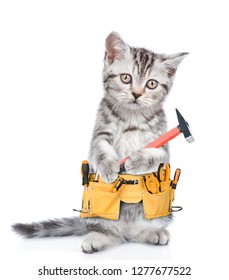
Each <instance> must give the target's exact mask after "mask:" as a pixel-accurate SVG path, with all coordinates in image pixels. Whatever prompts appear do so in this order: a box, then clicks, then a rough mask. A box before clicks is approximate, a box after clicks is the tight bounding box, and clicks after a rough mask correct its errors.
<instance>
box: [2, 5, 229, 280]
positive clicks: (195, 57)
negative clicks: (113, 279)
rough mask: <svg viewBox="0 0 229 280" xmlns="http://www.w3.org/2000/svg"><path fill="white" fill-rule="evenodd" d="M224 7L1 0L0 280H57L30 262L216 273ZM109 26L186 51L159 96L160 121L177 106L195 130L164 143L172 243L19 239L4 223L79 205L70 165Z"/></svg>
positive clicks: (91, 105)
mask: <svg viewBox="0 0 229 280" xmlns="http://www.w3.org/2000/svg"><path fill="white" fill-rule="evenodd" d="M227 7H228V6H227V1H220V0H218V1H176V0H174V1H169V0H168V1H165V0H164V1H163V0H160V1H153V0H151V1H148V0H142V1H133V0H131V1H122V0H121V1H120V0H115V1H108V0H106V1H93V0H91V1H89V0H86V1H49V0H46V1H42V0H40V1H10V0H8V1H1V2H0V187H1V195H0V207H1V208H0V215H1V224H0V235H1V237H0V242H1V244H0V248H1V249H0V254H1V257H3V258H1V259H2V261H1V268H0V277H1V279H23V280H25V279H30V280H31V279H47V278H49V279H58V278H57V276H56V277H51V276H50V277H41V276H37V270H38V269H39V268H42V266H46V267H50V268H51V267H56V266H62V267H67V268H74V267H78V266H82V267H85V268H86V267H88V266H89V265H92V264H96V265H98V266H101V267H103V268H104V267H120V268H129V271H131V270H130V268H131V267H132V266H138V265H144V266H155V265H157V266H165V265H167V266H171V265H175V266H191V267H192V274H193V275H192V276H191V277H190V276H189V279H200V277H201V276H202V277H206V278H207V277H208V276H213V277H214V276H215V277H216V276H217V277H219V279H225V277H221V278H220V275H225V273H226V270H227V267H226V265H227V261H228V260H227V252H228V249H229V248H228V236H229V235H228V194H229V192H228V189H229V185H228V181H227V179H228V174H229V173H228V144H227V143H228V140H227V135H228V133H227V128H228V117H229V116H228V105H227V104H228V99H226V98H227V95H228V65H229V59H228V49H229V43H228V38H227V37H228V26H229V20H228V8H227ZM111 31H117V32H119V33H120V34H121V36H122V37H123V38H124V39H125V40H126V42H127V43H128V44H130V45H132V46H138V47H146V48H149V49H151V50H153V51H155V52H160V53H175V52H189V53H190V55H189V56H188V57H187V58H185V60H184V61H183V62H182V63H181V65H180V66H179V70H178V71H177V76H176V79H175V82H174V87H173V89H172V91H171V94H170V96H169V97H168V99H167V101H166V105H165V109H166V112H167V116H168V120H169V122H168V124H169V128H173V127H175V126H176V125H177V120H176V115H175V110H174V109H175V108H178V109H179V110H180V111H181V113H182V114H183V115H184V117H185V118H186V119H187V121H188V122H189V123H190V126H191V128H192V132H193V134H194V136H195V138H196V142H195V143H193V144H187V143H186V142H185V140H184V139H183V137H182V136H179V137H177V138H176V139H175V140H173V141H172V142H170V148H171V155H172V156H171V166H172V168H173V170H175V168H176V167H180V168H181V169H182V176H181V179H180V183H179V185H178V189H177V191H176V200H175V204H177V205H182V206H183V207H184V210H183V211H182V212H179V213H177V214H176V215H175V221H174V223H173V225H172V227H171V229H170V230H171V235H172V238H171V242H170V244H169V245H168V246H165V247H156V246H150V245H146V244H125V245H122V246H119V247H116V248H111V249H109V250H106V251H103V252H100V253H97V254H93V255H85V254H83V253H82V252H81V249H80V245H81V242H82V240H83V237H70V238H56V239H40V240H25V239H22V238H20V237H18V236H17V235H15V234H14V233H12V232H11V229H10V225H11V224H13V223H15V222H31V221H38V220H43V219H47V218H54V217H57V218H58V217H68V216H72V215H75V213H74V212H73V211H72V209H73V208H80V205H81V194H82V190H83V189H82V187H81V175H80V164H81V161H82V160H83V159H86V158H87V155H88V148H89V144H90V139H91V133H92V129H93V125H94V119H95V114H96V110H97V106H98V104H99V101H100V99H101V97H102V95H103V90H102V82H101V81H102V66H103V56H104V40H105V38H106V36H107V35H108V34H109V33H110V32H111ZM224 253H225V254H224ZM127 275H128V274H127ZM7 277H8V278H7ZM139 277H140V276H139ZM82 278H84V279H86V277H82ZM119 278H120V279H121V277H119ZM140 278H141V279H148V278H149V279H150V278H151V279H152V276H151V277H150V276H148V277H147V276H141V277H140ZM165 278H166V277H165V276H164V279H165ZM168 278H169V279H172V277H171V276H170V277H168ZM61 279H75V278H71V277H70V276H69V277H67V276H65V278H63V277H62V278H61ZM79 279H80V278H79ZM95 279H97V278H95ZM117 279H118V277H117Z"/></svg>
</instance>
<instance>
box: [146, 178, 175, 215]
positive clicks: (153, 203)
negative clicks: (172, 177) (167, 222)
mask: <svg viewBox="0 0 229 280" xmlns="http://www.w3.org/2000/svg"><path fill="white" fill-rule="evenodd" d="M163 189H164V191H161V192H159V193H154V194H151V193H149V192H148V191H147V190H146V191H144V196H143V208H144V216H145V218H146V219H152V218H157V217H162V216H167V215H169V214H170V212H171V198H170V181H168V182H163Z"/></svg>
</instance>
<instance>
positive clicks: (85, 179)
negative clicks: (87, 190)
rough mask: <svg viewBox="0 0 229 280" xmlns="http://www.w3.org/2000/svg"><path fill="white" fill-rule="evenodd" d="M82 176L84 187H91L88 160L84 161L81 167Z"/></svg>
mask: <svg viewBox="0 0 229 280" xmlns="http://www.w3.org/2000/svg"><path fill="white" fill-rule="evenodd" d="M81 174H82V185H83V186H85V187H87V186H88V185H89V179H88V176H89V163H88V161H87V160H84V161H83V162H82V165H81Z"/></svg>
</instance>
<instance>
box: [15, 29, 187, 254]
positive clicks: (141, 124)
mask: <svg viewBox="0 0 229 280" xmlns="http://www.w3.org/2000/svg"><path fill="white" fill-rule="evenodd" d="M186 55H187V53H178V54H173V55H164V54H163V55H162V54H155V53H153V52H151V51H149V50H146V49H144V48H133V47H130V46H128V45H127V44H126V43H125V42H124V41H123V39H122V38H121V37H120V35H119V34H117V33H115V32H112V33H111V34H110V35H109V36H108V37H107V39H106V51H105V58H104V71H103V84H104V97H103V99H102V101H101V103H100V106H99V109H98V114H97V119H96V123H95V128H94V132H93V136H92V141H91V147H90V152H89V162H90V164H91V166H90V168H91V172H98V174H99V175H100V176H101V178H102V180H103V181H105V182H107V183H110V182H113V181H115V180H116V178H117V176H118V172H119V161H120V160H122V159H123V158H125V157H126V156H129V155H130V158H129V159H128V160H127V162H126V163H125V169H126V172H127V173H129V174H141V173H149V172H152V171H156V170H157V168H158V165H159V163H160V162H168V160H169V151H168V146H167V145H165V146H163V147H161V148H157V149H154V148H152V149H143V147H144V146H145V145H146V144H148V143H149V142H152V141H153V140H155V139H157V138H158V137H159V136H161V135H162V134H163V133H165V132H166V130H167V127H166V117H165V113H164V110H163V102H164V100H165V98H166V96H167V95H168V93H169V90H170V89H171V86H172V84H173V80H174V77H175V73H176V70H177V67H178V65H179V63H180V62H181V61H182V59H183V58H184V57H185V56H186ZM101 203H103V202H102V201H101ZM170 221H171V216H166V217H161V218H154V219H151V220H147V219H144V213H143V208H142V203H141V202H140V203H136V204H127V203H121V209H120V218H119V220H117V221H113V220H106V219H102V218H87V219H80V218H79V217H75V218H64V219H56V220H49V221H43V222H39V223H32V224H15V225H13V229H14V230H15V231H16V232H17V233H19V234H21V235H23V236H25V237H49V236H69V235H83V234H86V233H87V236H86V238H85V240H84V241H83V244H82V250H83V252H85V253H93V252H96V251H100V250H102V249H104V248H106V247H109V246H113V245H115V244H120V243H123V242H127V241H131V242H148V243H150V244H155V245H157V244H160V245H165V244H167V243H168V241H169V232H168V231H167V230H166V227H167V226H168V224H169V222H170Z"/></svg>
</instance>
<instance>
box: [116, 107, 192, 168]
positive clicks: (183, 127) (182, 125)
mask: <svg viewBox="0 0 229 280" xmlns="http://www.w3.org/2000/svg"><path fill="white" fill-rule="evenodd" d="M176 114H177V119H178V123H179V124H178V126H177V127H175V128H173V129H171V130H169V131H168V132H166V133H165V134H163V135H162V136H161V137H159V138H158V139H156V140H155V141H153V142H151V143H149V144H148V145H146V146H145V147H144V148H160V147H161V146H163V145H164V144H166V143H167V142H169V141H170V140H172V139H173V138H175V137H177V136H178V135H179V134H181V133H183V135H184V138H185V139H186V141H187V142H188V143H192V142H194V138H193V136H192V134H191V131H190V129H189V125H188V123H187V122H186V121H185V119H184V118H183V116H182V115H181V113H180V112H179V111H178V110H177V109H176ZM128 158H129V157H126V158H124V159H123V160H121V161H120V163H119V164H120V172H122V171H125V162H126V161H127V160H128Z"/></svg>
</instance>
